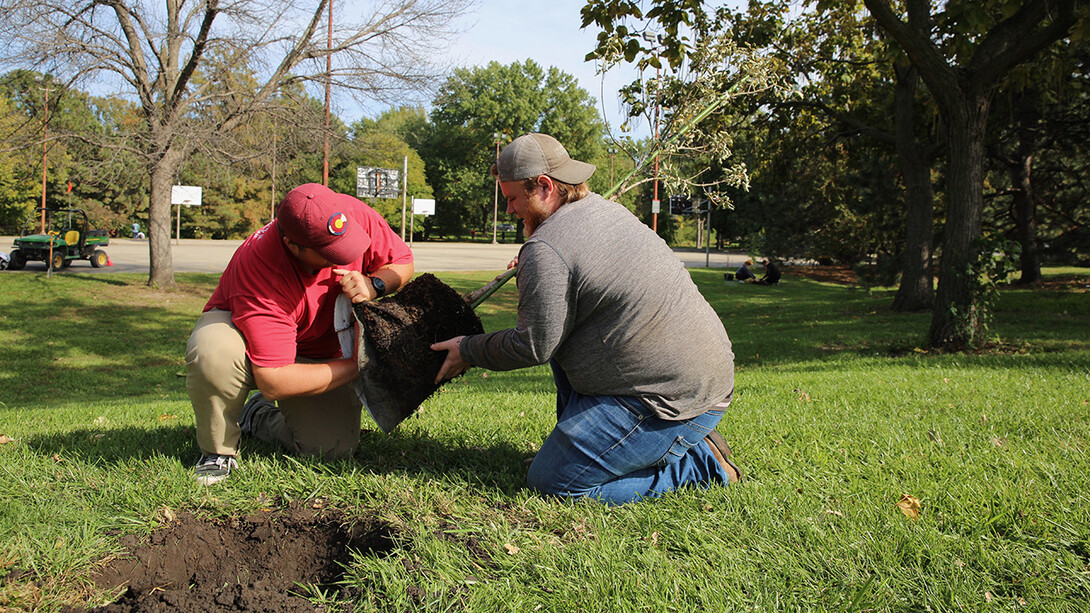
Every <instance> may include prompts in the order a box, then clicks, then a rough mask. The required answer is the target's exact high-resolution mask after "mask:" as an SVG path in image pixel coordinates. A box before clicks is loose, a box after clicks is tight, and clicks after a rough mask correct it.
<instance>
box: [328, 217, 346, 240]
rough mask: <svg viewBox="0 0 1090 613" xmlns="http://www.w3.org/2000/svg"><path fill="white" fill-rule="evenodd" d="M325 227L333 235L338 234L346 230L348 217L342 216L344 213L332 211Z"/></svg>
mask: <svg viewBox="0 0 1090 613" xmlns="http://www.w3.org/2000/svg"><path fill="white" fill-rule="evenodd" d="M326 227H327V228H328V229H329V233H330V234H332V235H333V236H340V235H342V234H344V233H345V230H348V218H347V217H345V216H344V213H334V214H333V216H332V217H330V218H329V222H328V223H327V224H326Z"/></svg>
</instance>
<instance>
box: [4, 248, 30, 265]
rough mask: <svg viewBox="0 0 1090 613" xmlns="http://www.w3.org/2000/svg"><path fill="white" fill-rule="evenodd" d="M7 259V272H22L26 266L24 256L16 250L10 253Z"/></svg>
mask: <svg viewBox="0 0 1090 613" xmlns="http://www.w3.org/2000/svg"><path fill="white" fill-rule="evenodd" d="M9 257H10V258H11V261H10V262H8V269H9V270H22V269H23V267H25V266H26V256H25V255H23V252H22V251H19V250H18V249H16V250H15V251H12V252H11V254H10V256H9Z"/></svg>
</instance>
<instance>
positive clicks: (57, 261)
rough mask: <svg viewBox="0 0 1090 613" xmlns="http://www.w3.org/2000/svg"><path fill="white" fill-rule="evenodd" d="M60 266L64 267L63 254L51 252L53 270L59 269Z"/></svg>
mask: <svg viewBox="0 0 1090 613" xmlns="http://www.w3.org/2000/svg"><path fill="white" fill-rule="evenodd" d="M61 268H64V254H63V253H54V254H53V270H60V269H61Z"/></svg>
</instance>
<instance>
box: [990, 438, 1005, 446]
mask: <svg viewBox="0 0 1090 613" xmlns="http://www.w3.org/2000/svg"><path fill="white" fill-rule="evenodd" d="M992 444H993V445H995V446H996V447H1006V446H1007V439H1006V438H1005V437H998V436H993V437H992Z"/></svg>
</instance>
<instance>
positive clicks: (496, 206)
mask: <svg viewBox="0 0 1090 613" xmlns="http://www.w3.org/2000/svg"><path fill="white" fill-rule="evenodd" d="M501 138H503V135H502V134H500V133H499V132H493V133H492V140H493V141H495V143H496V163H497V164H498V163H499V161H500V139H501ZM499 216H500V178H499V176H497V177H496V185H495V192H494V193H493V195H492V244H493V245H495V244H497V242H498V241H497V240H496V226H497V224H498V223H499Z"/></svg>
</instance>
